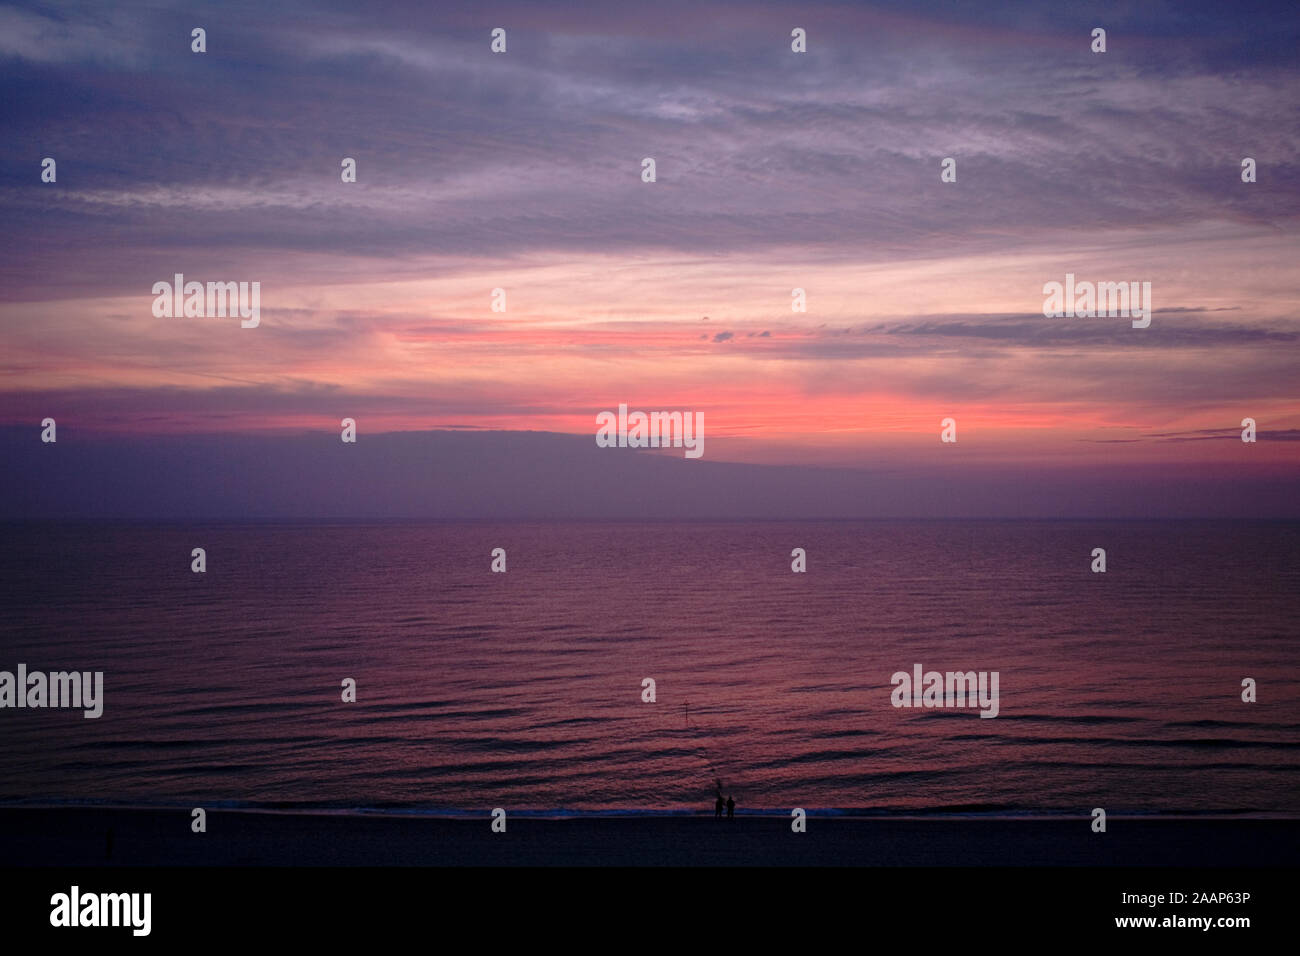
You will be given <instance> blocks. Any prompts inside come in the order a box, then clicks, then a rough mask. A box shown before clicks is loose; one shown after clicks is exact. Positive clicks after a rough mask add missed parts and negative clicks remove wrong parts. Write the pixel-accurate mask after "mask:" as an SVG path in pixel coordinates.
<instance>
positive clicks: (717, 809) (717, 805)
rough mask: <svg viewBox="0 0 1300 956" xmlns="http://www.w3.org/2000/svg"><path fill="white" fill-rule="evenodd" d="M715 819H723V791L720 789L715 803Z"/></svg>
mask: <svg viewBox="0 0 1300 956" xmlns="http://www.w3.org/2000/svg"><path fill="white" fill-rule="evenodd" d="M713 819H715V820H721V819H722V791H721V790H719V791H718V802H717V803H715V804H714V805H713Z"/></svg>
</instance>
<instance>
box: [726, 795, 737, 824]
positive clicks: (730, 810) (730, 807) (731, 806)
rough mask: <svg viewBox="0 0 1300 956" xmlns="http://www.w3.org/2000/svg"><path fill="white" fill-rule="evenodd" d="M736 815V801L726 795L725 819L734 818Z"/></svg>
mask: <svg viewBox="0 0 1300 956" xmlns="http://www.w3.org/2000/svg"><path fill="white" fill-rule="evenodd" d="M735 817H736V801H735V800H732V799H731V797H727V819H728V820H734V819H735Z"/></svg>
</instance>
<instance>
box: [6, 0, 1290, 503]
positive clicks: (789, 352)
mask: <svg viewBox="0 0 1300 956" xmlns="http://www.w3.org/2000/svg"><path fill="white" fill-rule="evenodd" d="M195 9H196V8H195V5H193V4H187V5H185V7H184V8H182V7H179V6H177V5H173V4H168V3H150V4H125V5H118V4H114V5H103V4H98V3H80V4H72V3H58V2H55V3H44V4H41V5H39V6H31V5H25V4H19V5H16V6H5V7H0V72H2V74H3V94H2V95H3V110H2V115H3V120H2V123H3V129H4V135H3V137H2V138H0V171H2V172H3V177H2V179H0V189H2V190H3V192H2V193H0V203H2V204H3V207H4V221H5V239H4V242H3V243H2V244H0V375H2V376H3V378H2V380H0V424H3V425H12V426H22V427H27V428H30V429H32V432H31V434H32V435H33V436H35V435H37V434H38V423H39V422H40V420H41V419H42V418H44V417H45V416H47V415H48V416H52V417H55V418H56V419H57V420H58V421H59V427H60V429H64V428H65V427H66V428H67V429H71V430H76V431H78V432H79V433H81V434H88V435H101V436H102V435H109V434H111V435H116V436H118V437H119V439H120V440H122V441H127V442H129V441H133V440H136V439H139V438H143V437H148V436H154V435H160V434H161V435H190V434H195V433H205V434H207V433H234V434H240V435H246V434H249V433H257V434H267V433H276V432H279V431H282V430H289V431H292V432H294V433H301V432H303V431H306V430H310V431H322V432H333V433H337V431H338V427H339V421H340V419H341V418H343V417H345V416H347V417H353V418H355V419H356V420H357V422H358V426H359V430H360V432H361V434H362V435H363V436H365V435H376V434H379V433H382V432H389V431H415V430H428V429H458V430H465V429H470V430H494V431H495V430H506V431H547V432H565V433H570V434H573V435H592V434H594V431H595V424H594V416H595V414H596V413H597V412H599V411H602V410H605V409H616V408H617V407H618V405H619V403H621V402H623V403H627V404H628V405H629V406H630V407H632V408H634V409H637V408H640V409H646V410H655V409H683V410H691V411H702V412H703V413H704V417H705V423H706V430H707V436H708V439H707V451H706V458H707V459H709V460H714V461H737V462H748V463H760V464H782V465H806V466H818V465H826V466H845V467H861V468H870V467H878V466H881V465H882V464H883V465H888V466H890V467H892V468H903V469H905V468H907V467H910V466H912V465H916V466H917V467H928V466H930V465H932V464H934V463H935V462H937V461H939V460H940V459H941V456H942V455H944V454H945V453H946V452H948V451H953V450H955V449H954V448H950V447H949V446H944V445H942V444H941V443H940V441H939V431H940V420H941V419H942V418H945V417H952V418H955V419H956V421H957V423H958V438H959V441H958V446H957V447H959V448H960V453H961V454H962V456H963V459H962V460H963V461H965V462H968V463H971V464H984V465H987V466H990V467H992V466H997V467H998V468H1002V469H1006V470H1010V471H1018V472H1022V473H1026V474H1032V473H1033V472H1034V471H1035V469H1047V470H1051V469H1060V468H1065V469H1072V468H1080V469H1084V468H1096V467H1102V466H1107V465H1111V464H1114V465H1116V466H1123V467H1129V466H1131V467H1140V468H1142V469H1145V470H1144V471H1143V474H1144V475H1146V476H1147V477H1146V478H1145V479H1144V480H1149V481H1151V482H1159V480H1160V477H1159V476H1160V474H1161V473H1162V470H1164V469H1186V468H1194V469H1205V470H1206V472H1207V473H1209V472H1211V471H1214V470H1215V469H1220V470H1223V469H1226V470H1227V471H1226V472H1225V473H1226V474H1237V475H1241V476H1245V477H1248V476H1254V477H1256V478H1259V477H1267V478H1269V479H1270V480H1274V479H1278V478H1287V477H1290V478H1294V476H1295V475H1296V467H1297V465H1298V464H1300V444H1297V439H1298V438H1300V402H1298V399H1300V374H1298V373H1300V311H1298V309H1297V303H1298V301H1300V292H1298V291H1297V290H1298V288H1300V286H1298V283H1297V277H1298V274H1297V261H1298V258H1300V243H1298V242H1297V228H1296V227H1297V223H1298V222H1300V162H1297V159H1296V156H1297V152H1298V150H1300V122H1298V120H1297V108H1296V107H1297V103H1300V69H1298V65H1297V62H1298V61H1297V54H1296V49H1297V40H1298V39H1300V17H1297V16H1296V14H1295V9H1294V5H1292V4H1279V5H1276V6H1273V7H1269V6H1264V5H1261V6H1259V7H1258V8H1255V7H1253V6H1250V5H1247V7H1240V6H1236V5H1233V6H1228V5H1224V4H1221V3H1217V2H1211V3H1168V4H1163V3H1162V4H1149V5H1148V4H1142V5H1131V4H1127V3H1117V4H1075V3H1063V4H1022V3H1000V4H995V5H989V4H964V3H948V2H944V3H940V2H930V3H924V2H922V3H906V4H902V3H824V2H823V3H802V2H801V3H744V4H739V3H737V4H718V3H711V4H698V3H689V4H674V3H663V2H656V3H653V4H642V5H633V4H622V3H616V4H609V3H592V4H590V5H588V6H586V7H585V9H584V8H582V7H581V5H576V4H569V5H566V7H565V8H564V9H563V10H561V9H551V8H550V5H547V4H536V3H521V2H515V3H481V2H479V3H471V4H441V3H439V4H424V3H370V4H366V5H365V6H364V9H363V8H361V7H358V6H357V5H355V4H344V3H323V4H322V3H312V4H306V3H295V2H288V3H276V4H266V3H247V4H244V3H220V4H212V5H211V6H210V7H208V8H206V10H207V12H199V13H196V12H195ZM198 9H204V8H202V7H200V8H198ZM1248 13H1249V15H1247V14H1248ZM196 26H201V27H203V28H204V29H205V30H206V31H207V52H206V53H203V54H196V53H192V52H191V51H190V42H191V41H190V31H191V29H192V28H194V27H196ZM1099 26H1100V27H1103V28H1105V29H1106V31H1107V52H1105V53H1104V54H1095V53H1092V52H1091V50H1090V43H1091V39H1090V34H1091V31H1092V29H1093V28H1094V27H1099ZM494 27H503V28H505V29H506V31H507V37H508V41H507V42H508V47H507V52H506V53H505V54H493V53H492V52H491V51H490V49H489V43H490V32H491V30H492V28H494ZM794 27H802V28H804V29H805V30H806V31H807V38H808V52H807V53H804V54H796V53H793V52H791V49H790V31H791V29H792V28H794ZM47 156H48V157H53V158H55V159H56V161H57V182H56V183H53V184H49V183H42V182H41V180H40V170H41V167H40V164H41V160H42V159H43V158H44V157H47ZM343 157H353V158H355V159H356V161H357V173H358V181H357V182H356V183H343V182H341V181H340V161H341V160H342V159H343ZM643 157H653V158H654V159H655V161H656V164H657V177H658V181H657V182H655V183H644V182H642V181H641V160H642V158H643ZM944 157H953V158H955V160H956V169H957V181H956V182H955V183H943V182H941V181H940V163H941V161H942V160H943V158H944ZM1244 157H1251V158H1253V159H1255V160H1256V162H1257V166H1258V173H1257V175H1258V181H1257V182H1255V183H1250V184H1247V183H1243V182H1242V181H1241V161H1242V159H1243V158H1244ZM178 272H179V273H184V275H185V277H186V279H187V280H199V281H208V280H212V281H259V282H260V283H261V324H260V326H259V327H258V328H256V329H241V328H240V326H239V321H238V319H229V318H227V319H209V318H156V317H155V316H154V315H153V313H152V310H151V305H152V302H153V298H154V297H153V295H152V294H151V291H150V290H151V287H152V285H153V283H155V282H157V281H160V280H170V279H171V278H172V276H173V274H175V273H178ZM1066 273H1073V274H1075V276H1076V277H1077V278H1078V279H1079V280H1090V281H1125V282H1128V281H1147V282H1150V283H1151V285H1152V290H1153V292H1152V294H1153V300H1154V317H1153V320H1152V322H1151V325H1150V327H1149V328H1146V329H1135V328H1132V327H1131V326H1130V322H1129V320H1128V319H1127V318H1123V317H1120V318H1107V317H1098V318H1044V316H1043V314H1042V310H1043V301H1044V295H1043V291H1042V288H1043V285H1044V283H1047V282H1051V281H1063V279H1064V277H1065V274H1066ZM498 287H500V288H503V289H505V290H506V296H507V311H506V312H504V313H494V312H492V311H491V309H490V304H491V293H492V290H493V289H494V288H498ZM795 287H800V288H803V289H805V290H806V292H807V312H806V313H802V314H800V313H794V312H792V311H791V305H790V303H791V290H792V289H793V288H795ZM1245 417H1251V418H1254V419H1255V420H1256V421H1257V423H1258V429H1259V441H1258V443H1257V444H1255V445H1243V443H1242V442H1241V441H1240V439H1239V433H1240V431H1241V421H1242V419H1243V418H1245ZM1228 480H1229V482H1230V481H1231V479H1228Z"/></svg>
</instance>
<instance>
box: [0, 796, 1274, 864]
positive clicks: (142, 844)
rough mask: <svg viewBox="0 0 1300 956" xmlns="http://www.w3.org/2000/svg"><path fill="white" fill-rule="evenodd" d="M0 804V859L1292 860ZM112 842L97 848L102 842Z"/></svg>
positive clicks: (1230, 825) (1013, 835)
mask: <svg viewBox="0 0 1300 956" xmlns="http://www.w3.org/2000/svg"><path fill="white" fill-rule="evenodd" d="M207 827H208V829H207V832H206V833H192V832H191V830H190V815H189V813H188V812H187V811H185V810H180V809H177V810H159V809H147V810H146V809H116V808H115V809H104V808H55V809H32V808H9V809H5V810H0V846H3V847H4V852H3V864H4V865H7V866H105V865H108V866H902V867H914V866H1225V867H1226V866H1241V867H1258V866H1293V865H1294V863H1295V859H1296V850H1297V847H1300V839H1298V838H1300V821H1294V820H1242V819H1238V820H1221V819H1217V820H1211V819H1194V820H1190V819H1164V820H1155V819H1146V818H1143V819H1125V818H1122V817H1120V818H1112V819H1111V820H1110V821H1109V826H1108V832H1107V833H1104V834H1095V833H1093V832H1091V829H1090V827H1089V821H1088V820H1087V819H1086V818H1084V817H1080V818H1079V819H1078V820H1061V819H1052V820H1010V819H987V818H985V819H940V820H924V819H889V818H860V817H859V818H844V817H827V818H819V817H810V818H809V820H808V829H807V832H806V833H801V834H796V833H792V832H791V829H790V823H789V821H788V820H785V819H781V818H777V817H757V816H754V817H746V816H740V817H737V819H736V820H734V821H731V822H727V821H715V820H713V819H712V817H707V816H701V817H635V816H634V817H614V818H609V817H605V818H590V817H588V818H573V819H538V818H528V817H518V816H516V817H513V818H509V819H508V823H507V831H506V832H505V833H493V832H492V831H491V828H490V820H489V817H488V814H487V813H486V812H485V813H484V815H483V818H482V819H481V820H478V819H475V820H466V819H442V818H429V817H413V816H378V815H342V814H302V813H276V812H252V811H222V810H212V811H210V812H209V813H208V820H207ZM110 833H111V847H110V845H109V842H110V837H109V835H110Z"/></svg>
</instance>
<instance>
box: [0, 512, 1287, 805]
mask: <svg viewBox="0 0 1300 956" xmlns="http://www.w3.org/2000/svg"><path fill="white" fill-rule="evenodd" d="M0 540H2V541H3V545H4V546H3V553H2V556H0V574H2V580H3V598H2V600H3V605H2V609H3V623H2V625H0V627H2V630H0V669H3V670H9V671H13V670H14V669H15V668H16V665H17V664H18V663H19V662H22V663H25V664H27V665H28V668H29V669H30V670H50V671H52V670H65V669H76V670H102V671H103V672H104V687H105V690H104V694H105V698H106V700H105V707H104V715H103V716H102V717H101V718H100V719H98V720H86V719H83V718H82V716H81V714H80V712H79V711H58V710H27V709H24V710H14V709H5V710H0V732H2V733H3V744H2V745H0V771H3V772H0V800H4V801H24V802H36V803H50V802H86V801H100V800H103V801H114V802H127V803H146V804H151V803H160V804H176V805H185V806H191V805H192V806H198V805H205V806H214V805H223V804H249V805H257V806H293V807H317V808H325V807H333V808H357V807H377V808H401V809H409V810H429V811H435V812H456V811H460V810H464V811H472V812H481V811H482V809H483V808H491V807H495V806H505V807H512V808H517V809H521V810H536V811H547V812H554V811H558V810H563V809H569V810H577V811H612V810H626V811H650V810H654V811H665V810H667V811H692V812H698V811H708V810H711V808H712V801H713V792H714V789H715V781H720V782H721V785H722V787H723V789H724V792H726V793H730V794H734V795H735V798H736V800H737V802H738V804H739V806H740V808H741V810H753V809H757V808H766V809H780V808H788V807H791V806H802V807H806V808H843V809H848V810H885V811H904V810H907V811H957V812H961V811H985V812H997V813H1007V812H1069V813H1079V812H1083V813H1085V814H1086V813H1087V811H1089V810H1090V809H1091V808H1092V807H1094V806H1104V807H1106V808H1107V809H1108V811H1109V812H1112V813H1120V812H1214V813H1221V812H1237V811H1256V812H1264V813H1275V814H1294V813H1295V812H1296V811H1297V810H1300V775H1298V774H1300V682H1298V681H1297V678H1300V586H1298V585H1300V560H1298V559H1300V525H1297V524H1295V523H1233V522H1203V523H1189V522H1153V523H1137V522H1117V523H1102V522H1073V523H1071V522H985V521H969V522H829V523H819V522H806V523H801V522H795V523H719V524H700V523H655V524H638V523H610V522H603V523H602V522H593V523H556V524H545V523H520V524H488V523H407V524H396V523H394V524H328V525H327V524H315V525H311V524H299V525H291V524H261V525H255V524H250V525H230V524H225V525H198V526H196V525H143V524H44V525H35V524H28V525H7V526H0ZM195 547H203V548H205V549H206V551H207V572H206V574H193V573H191V571H190V551H191V549H192V548H195ZM496 547H502V548H505V549H506V551H507V561H508V572H507V573H506V574H493V573H490V571H489V565H490V562H491V557H490V553H491V551H492V549H493V548H496ZM795 547H802V548H805V549H806V550H807V553H808V572H807V573H806V574H793V573H791V571H790V560H791V559H790V552H791V549H792V548H795ZM1094 547H1104V548H1105V549H1106V551H1107V558H1108V566H1109V569H1108V571H1107V573H1106V574H1104V575H1102V574H1093V573H1091V572H1090V570H1089V564H1090V560H1091V559H1090V552H1091V550H1092V549H1093V548H1094ZM916 663H920V664H922V665H923V666H924V667H925V669H926V670H930V669H934V670H939V671H948V670H963V671H965V670H976V671H979V670H989V671H992V670H996V671H998V672H999V674H1000V713H999V716H998V717H997V718H996V719H992V720H990V719H981V718H980V717H979V715H978V711H977V710H974V709H971V710H957V709H952V710H948V709H896V708H894V707H893V706H891V703H890V691H891V690H892V686H891V684H890V677H891V675H892V674H893V673H894V672H895V671H899V670H905V671H910V670H911V668H912V666H913V664H916ZM345 677H352V678H355V680H356V681H357V687H358V691H357V695H358V699H357V702H356V703H355V704H345V703H343V702H341V700H340V682H341V681H342V679H343V678H345ZM645 677H652V678H654V679H655V681H656V682H657V696H658V699H657V702H655V703H654V704H648V703H643V702H642V701H641V692H642V691H641V685H642V679H643V678H645ZM1243 677H1253V678H1255V679H1256V680H1257V681H1258V685H1259V691H1258V694H1259V701H1258V703H1255V704H1246V703H1243V702H1242V701H1241V699H1240V693H1241V680H1242V678H1243ZM688 705H689V706H688Z"/></svg>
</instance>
